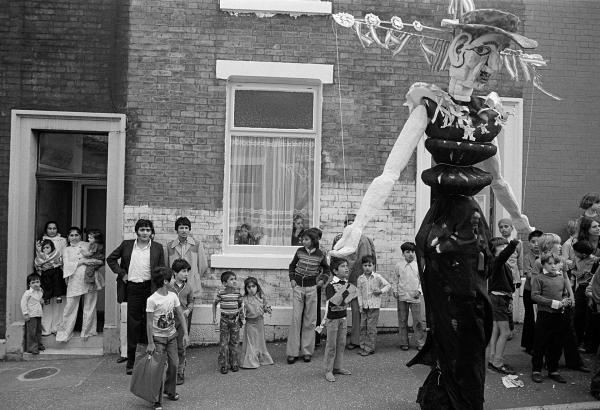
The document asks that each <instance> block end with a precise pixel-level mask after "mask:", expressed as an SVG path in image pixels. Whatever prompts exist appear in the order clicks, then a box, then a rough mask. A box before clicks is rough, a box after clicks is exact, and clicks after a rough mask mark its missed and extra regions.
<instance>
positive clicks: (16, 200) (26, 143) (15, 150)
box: [6, 110, 126, 353]
mask: <svg viewBox="0 0 600 410" xmlns="http://www.w3.org/2000/svg"><path fill="white" fill-rule="evenodd" d="M125 123H126V117H125V115H124V114H111V113H87V112H60V111H29V110H12V117H11V133H10V173H9V186H8V233H7V235H8V236H7V237H8V238H13V240H9V241H8V243H7V278H6V282H7V289H6V328H7V329H6V333H7V353H19V352H21V351H22V350H21V341H22V330H23V321H22V315H21V309H20V298H21V294H22V293H23V290H24V287H23V284H24V283H25V277H26V276H27V275H28V274H29V273H30V270H31V267H32V266H33V256H34V252H33V249H34V244H35V235H36V232H35V204H36V188H37V187H36V185H37V183H36V177H35V174H36V168H37V151H38V145H37V135H36V131H72V132H102V133H107V134H108V168H107V175H106V181H107V183H106V188H107V193H106V194H107V204H106V249H114V248H116V247H117V246H118V245H119V243H121V241H122V239H123V206H124V194H125V191H124V190H125ZM111 279H113V278H107V280H106V292H105V294H106V302H107V303H106V310H105V323H104V334H103V335H104V338H103V339H104V342H103V343H104V352H105V353H114V352H118V348H119V327H118V311H117V303H116V300H117V299H116V282H115V281H114V280H111ZM19 335H20V336H19Z"/></svg>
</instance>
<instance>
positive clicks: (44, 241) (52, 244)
mask: <svg viewBox="0 0 600 410" xmlns="http://www.w3.org/2000/svg"><path fill="white" fill-rule="evenodd" d="M46 245H49V246H50V249H51V250H52V252H54V251H55V250H56V246H54V242H52V241H51V240H50V239H44V240H43V241H42V245H41V248H42V251H43V250H44V246H46Z"/></svg>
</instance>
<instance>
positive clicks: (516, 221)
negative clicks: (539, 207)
mask: <svg viewBox="0 0 600 410" xmlns="http://www.w3.org/2000/svg"><path fill="white" fill-rule="evenodd" d="M512 222H513V225H514V226H515V229H516V230H517V232H519V233H521V234H529V232H532V231H533V230H534V229H535V227H532V226H531V225H529V218H527V215H521V216H520V217H518V218H512Z"/></svg>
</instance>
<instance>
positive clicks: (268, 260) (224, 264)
mask: <svg viewBox="0 0 600 410" xmlns="http://www.w3.org/2000/svg"><path fill="white" fill-rule="evenodd" d="M296 249H298V248H297V247H290V249H289V252H282V253H277V254H268V253H263V254H256V255H253V254H247V253H246V254H243V253H226V254H220V255H212V256H211V257H210V266H211V267H212V268H227V269H288V268H289V266H290V262H291V261H292V258H293V257H294V253H295V252H296Z"/></svg>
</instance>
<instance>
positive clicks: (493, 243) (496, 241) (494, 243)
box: [490, 236, 508, 251]
mask: <svg viewBox="0 0 600 410" xmlns="http://www.w3.org/2000/svg"><path fill="white" fill-rule="evenodd" d="M502 245H508V240H507V239H506V238H502V237H500V236H495V237H493V238H492V239H490V249H491V250H492V251H493V250H496V248H497V247H498V246H502Z"/></svg>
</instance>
